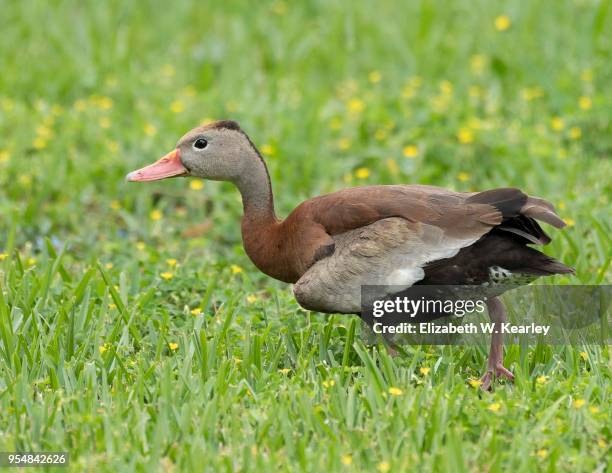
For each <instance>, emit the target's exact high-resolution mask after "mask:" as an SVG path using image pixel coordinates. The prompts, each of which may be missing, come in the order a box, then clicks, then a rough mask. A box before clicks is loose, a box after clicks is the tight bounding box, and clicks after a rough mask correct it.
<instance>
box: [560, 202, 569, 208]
mask: <svg viewBox="0 0 612 473" xmlns="http://www.w3.org/2000/svg"><path fill="white" fill-rule="evenodd" d="M566 207H567V205H566V204H565V202H564V201H561V202H559V209H560V210H565V208H566Z"/></svg>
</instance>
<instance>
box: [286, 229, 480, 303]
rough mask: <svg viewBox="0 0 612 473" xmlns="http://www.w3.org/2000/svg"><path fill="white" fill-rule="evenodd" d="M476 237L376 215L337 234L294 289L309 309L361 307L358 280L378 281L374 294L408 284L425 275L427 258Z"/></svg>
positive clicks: (374, 283) (451, 252) (360, 282)
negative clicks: (454, 235)
mask: <svg viewBox="0 0 612 473" xmlns="http://www.w3.org/2000/svg"><path fill="white" fill-rule="evenodd" d="M478 238H479V237H473V238H467V239H458V238H450V237H448V236H447V235H445V234H444V232H443V230H442V229H440V228H439V227H436V226H434V225H428V224H423V223H419V222H409V221H407V220H405V219H403V218H399V217H393V218H387V219H383V220H379V221H377V222H375V223H373V224H371V225H368V226H366V227H363V228H359V229H356V230H351V231H349V232H346V233H343V234H340V235H336V236H335V237H334V241H335V245H336V247H335V251H334V253H333V254H332V255H331V256H330V257H328V258H324V259H322V260H321V261H319V262H317V263H316V264H314V265H313V266H312V267H311V268H310V269H309V270H308V271H307V272H306V273H305V274H304V275H303V276H302V278H301V279H300V280H299V281H298V282H297V283H296V284H295V286H294V288H293V291H294V294H295V297H296V299H297V300H298V302H299V303H300V305H302V306H303V307H305V308H307V309H311V310H318V311H321V312H343V313H359V312H360V311H361V286H365V285H368V286H380V296H378V297H384V296H385V295H387V294H388V293H391V292H397V291H398V290H402V289H406V288H408V287H410V286H412V285H413V284H414V283H416V282H417V281H420V280H421V279H423V278H424V276H425V272H424V270H423V267H424V266H425V265H426V264H427V263H429V262H432V261H437V260H440V259H444V258H451V257H453V256H455V255H456V254H457V253H458V252H459V250H460V249H461V248H464V247H466V246H469V245H471V244H472V243H475V242H476V241H477V240H478ZM391 286H392V287H391Z"/></svg>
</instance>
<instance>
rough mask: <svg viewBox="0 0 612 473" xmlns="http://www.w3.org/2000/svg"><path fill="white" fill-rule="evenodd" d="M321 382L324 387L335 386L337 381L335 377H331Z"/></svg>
mask: <svg viewBox="0 0 612 473" xmlns="http://www.w3.org/2000/svg"><path fill="white" fill-rule="evenodd" d="M321 384H322V385H323V387H324V388H330V387H332V386H335V384H336V382H335V381H334V380H333V379H330V380H325V381H323V383H321Z"/></svg>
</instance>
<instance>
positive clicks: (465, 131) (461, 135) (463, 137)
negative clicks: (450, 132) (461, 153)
mask: <svg viewBox="0 0 612 473" xmlns="http://www.w3.org/2000/svg"><path fill="white" fill-rule="evenodd" d="M457 139H458V140H459V143H461V144H464V145H467V144H470V143H473V142H474V133H473V132H472V130H470V129H469V128H465V127H464V128H460V129H459V131H458V132H457Z"/></svg>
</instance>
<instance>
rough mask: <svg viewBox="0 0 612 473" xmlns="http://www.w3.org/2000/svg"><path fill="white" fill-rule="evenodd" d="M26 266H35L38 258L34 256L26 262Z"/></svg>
mask: <svg viewBox="0 0 612 473" xmlns="http://www.w3.org/2000/svg"><path fill="white" fill-rule="evenodd" d="M26 264H27V265H28V266H34V265H35V264H36V258H34V257H33V256H31V257H29V258H28V259H27V261H26Z"/></svg>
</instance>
